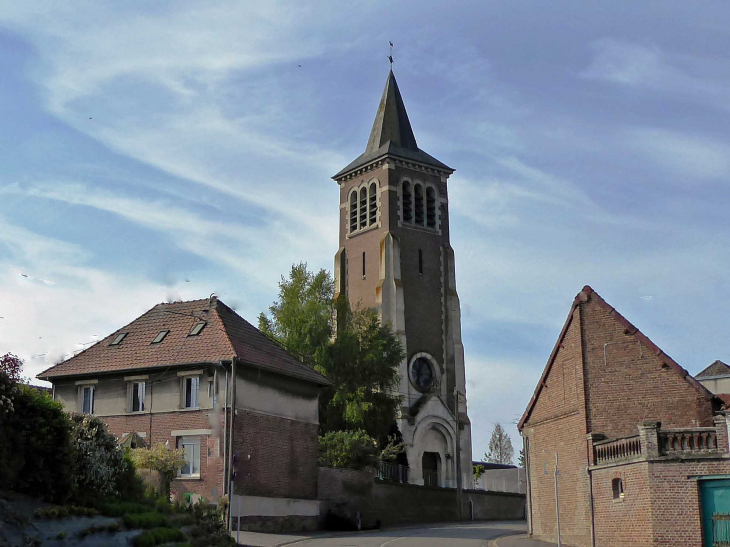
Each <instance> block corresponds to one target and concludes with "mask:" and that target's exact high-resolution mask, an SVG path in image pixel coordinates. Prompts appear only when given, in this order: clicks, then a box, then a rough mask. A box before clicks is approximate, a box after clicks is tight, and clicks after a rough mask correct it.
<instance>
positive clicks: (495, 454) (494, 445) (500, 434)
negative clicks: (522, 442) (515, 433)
mask: <svg viewBox="0 0 730 547" xmlns="http://www.w3.org/2000/svg"><path fill="white" fill-rule="evenodd" d="M514 454H515V451H514V449H513V448H512V441H511V440H510V438H509V435H508V434H507V432H506V431H505V430H504V428H503V427H502V425H501V424H496V425H495V426H494V431H492V438H491V439H490V440H489V451H488V452H487V453H486V454H484V457H485V458H486V460H487V461H488V462H490V463H502V464H511V463H512V457H513V456H514Z"/></svg>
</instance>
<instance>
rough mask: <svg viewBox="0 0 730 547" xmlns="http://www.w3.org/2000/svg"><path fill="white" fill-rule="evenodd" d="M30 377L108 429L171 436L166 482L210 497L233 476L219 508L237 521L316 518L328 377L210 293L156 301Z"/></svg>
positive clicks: (148, 437) (305, 523)
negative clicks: (176, 458)
mask: <svg viewBox="0 0 730 547" xmlns="http://www.w3.org/2000/svg"><path fill="white" fill-rule="evenodd" d="M38 378H40V379H42V380H47V381H49V382H51V383H52V384H53V398H54V399H55V400H57V401H59V402H61V403H62V404H63V405H64V407H65V408H66V410H68V411H74V412H82V413H88V414H93V415H95V416H98V417H100V418H101V419H102V420H104V421H105V422H106V423H107V425H108V426H109V428H110V430H111V431H112V433H113V434H114V435H116V436H117V437H118V438H120V440H128V439H130V437H132V438H133V439H134V442H136V443H137V444H139V443H140V442H144V443H145V444H146V445H147V446H152V445H156V444H158V443H166V444H167V445H168V446H171V447H175V446H176V447H179V448H182V449H183V451H184V453H185V460H186V463H185V466H184V467H183V469H182V470H181V472H180V474H179V476H178V477H177V479H176V480H175V481H173V484H172V488H171V489H172V491H173V492H179V493H192V494H196V495H198V496H202V497H204V498H206V499H208V500H215V499H217V497H218V496H220V495H222V494H228V493H229V489H230V484H231V481H233V482H234V496H233V497H232V501H231V511H232V514H233V515H234V516H237V515H238V514H239V513H240V514H241V515H242V516H243V523H245V524H246V525H247V527H248V528H256V527H259V528H260V527H265V526H271V525H273V526H277V525H280V524H281V523H282V521H284V522H285V523H286V524H288V525H289V527H295V528H296V527H314V526H315V525H316V520H317V516H318V503H317V500H316V498H317V431H318V423H319V422H318V419H319V414H318V413H319V410H318V393H319V388H320V387H322V386H326V385H329V381H328V380H327V379H326V378H324V377H323V376H321V375H320V374H318V373H317V372H315V371H314V370H312V369H310V368H309V367H307V366H305V365H304V364H302V363H301V362H300V361H298V360H297V359H295V358H294V357H292V356H291V355H289V354H288V353H287V352H286V351H285V350H283V349H282V348H281V347H279V346H278V345H277V344H276V343H274V342H273V341H271V340H270V339H269V338H268V337H266V336H265V335H264V334H263V333H261V332H260V331H259V330H258V329H256V328H254V327H253V326H252V325H251V324H249V323H248V322H246V321H245V320H244V319H243V318H241V317H240V316H239V315H238V314H236V313H235V312H234V311H233V310H232V309H231V308H229V307H228V306H226V305H225V304H224V303H223V302H221V301H220V300H218V299H217V298H215V297H212V298H210V299H204V300H194V301H190V302H175V303H170V304H158V305H157V306H155V307H154V308H152V309H151V310H149V311H148V312H146V313H145V314H143V315H142V316H140V317H138V318H137V319H135V320H134V321H132V322H131V323H130V324H128V325H126V326H124V327H122V328H121V329H119V330H118V331H116V332H114V333H112V334H111V335H109V336H107V337H106V338H104V339H103V340H101V341H100V342H97V343H96V344H94V345H93V346H91V347H89V348H88V349H86V350H85V351H83V352H81V353H79V354H77V355H75V356H74V357H72V358H70V359H68V360H66V361H64V362H62V363H60V364H58V365H56V366H54V367H51V368H49V369H48V370H46V371H44V372H42V373H41V374H39V375H38ZM233 378H235V381H232V379H233ZM233 401H235V412H231V407H232V406H233V405H232V402H233ZM242 527H243V526H242Z"/></svg>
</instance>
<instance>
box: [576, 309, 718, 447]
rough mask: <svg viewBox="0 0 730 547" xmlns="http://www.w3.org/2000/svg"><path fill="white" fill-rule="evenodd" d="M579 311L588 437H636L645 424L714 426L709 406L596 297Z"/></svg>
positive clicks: (695, 390) (704, 399) (710, 404)
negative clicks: (646, 421) (580, 315)
mask: <svg viewBox="0 0 730 547" xmlns="http://www.w3.org/2000/svg"><path fill="white" fill-rule="evenodd" d="M580 308H581V310H582V331H583V347H584V351H585V368H586V370H585V390H586V400H587V403H588V409H587V420H588V428H589V431H590V432H593V433H602V434H604V435H606V436H607V437H609V438H616V437H623V436H628V435H635V434H636V433H637V429H636V427H637V424H638V423H639V422H642V421H645V420H657V421H661V422H662V426H663V427H689V426H708V427H709V426H712V425H713V422H712V403H711V401H709V400H707V399H706V398H705V396H704V395H703V394H702V393H700V392H699V391H698V390H697V389H696V388H695V387H694V386H693V385H691V384H690V383H689V382H687V381H686V380H685V379H684V378H682V377H681V376H680V375H679V374H677V372H676V371H675V370H674V369H672V368H670V367H669V366H668V365H664V364H663V363H662V361H661V359H660V358H659V357H658V356H657V355H655V354H654V353H653V352H652V351H651V350H650V348H648V347H647V346H646V345H644V344H641V347H640V342H639V339H638V338H637V337H636V335H635V334H629V333H627V332H626V327H625V326H624V325H623V324H622V323H621V322H619V321H618V320H617V318H616V316H615V315H614V314H612V313H611V312H610V310H609V309H606V307H605V306H601V305H599V303H598V302H597V301H596V296H595V295H592V296H591V298H590V300H589V301H588V302H585V303H582V304H581V305H580ZM605 344H609V345H607V346H604V345H605ZM604 347H605V352H606V353H605V360H604ZM576 434H578V432H576Z"/></svg>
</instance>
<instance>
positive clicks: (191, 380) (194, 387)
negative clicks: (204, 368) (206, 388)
mask: <svg viewBox="0 0 730 547" xmlns="http://www.w3.org/2000/svg"><path fill="white" fill-rule="evenodd" d="M183 385H184V389H185V393H184V405H183V406H184V407H185V408H198V396H199V395H200V376H187V377H185V378H183Z"/></svg>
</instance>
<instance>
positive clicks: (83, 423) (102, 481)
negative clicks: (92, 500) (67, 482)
mask: <svg viewBox="0 0 730 547" xmlns="http://www.w3.org/2000/svg"><path fill="white" fill-rule="evenodd" d="M71 422H72V424H73V444H74V448H75V449H76V465H75V469H74V482H75V486H76V487H77V489H78V490H79V491H82V492H84V493H85V494H90V493H95V494H98V495H102V496H103V495H116V494H117V493H118V491H117V482H118V480H119V478H120V477H121V476H122V475H124V473H125V472H126V471H127V467H126V464H125V462H124V453H123V452H122V450H121V449H120V448H119V446H118V445H117V440H116V438H115V437H114V435H112V434H111V433H109V429H108V428H107V426H106V424H105V423H104V422H103V421H101V420H100V419H99V418H97V417H96V416H88V415H85V414H71Z"/></svg>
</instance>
